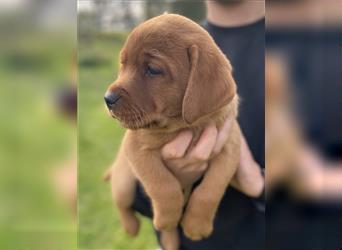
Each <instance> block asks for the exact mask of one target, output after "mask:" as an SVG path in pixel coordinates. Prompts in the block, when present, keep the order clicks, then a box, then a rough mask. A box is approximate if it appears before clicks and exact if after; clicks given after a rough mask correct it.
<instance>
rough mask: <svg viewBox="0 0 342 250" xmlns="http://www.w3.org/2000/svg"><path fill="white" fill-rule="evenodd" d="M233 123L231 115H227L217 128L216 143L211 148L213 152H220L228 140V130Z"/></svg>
mask: <svg viewBox="0 0 342 250" xmlns="http://www.w3.org/2000/svg"><path fill="white" fill-rule="evenodd" d="M232 124H233V117H232V116H229V117H228V118H227V119H226V121H225V122H224V124H223V126H222V127H221V128H220V129H219V132H218V135H217V140H216V144H215V146H214V149H213V154H215V155H216V154H218V153H220V152H221V150H222V148H223V146H224V144H225V143H226V141H227V140H228V135H229V130H230V128H231V127H232Z"/></svg>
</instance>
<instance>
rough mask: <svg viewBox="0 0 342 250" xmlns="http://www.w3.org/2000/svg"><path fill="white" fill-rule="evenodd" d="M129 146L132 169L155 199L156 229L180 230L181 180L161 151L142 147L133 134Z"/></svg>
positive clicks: (127, 143)
mask: <svg viewBox="0 0 342 250" xmlns="http://www.w3.org/2000/svg"><path fill="white" fill-rule="evenodd" d="M125 145H126V148H125V149H126V150H125V151H126V154H127V156H128V157H127V158H129V161H130V162H132V166H134V167H133V168H132V169H133V171H134V173H135V174H136V176H137V177H138V178H139V180H140V181H141V183H142V185H143V187H144V189H145V191H146V193H147V195H148V196H149V197H150V198H151V201H152V207H153V224H154V227H155V228H156V229H157V230H172V229H174V228H176V227H177V225H178V224H179V220H180V218H181V215H182V210H183V205H184V196H183V192H182V188H181V186H180V183H179V181H178V180H177V179H176V177H174V176H173V175H172V174H171V172H170V171H169V170H168V169H167V167H166V166H165V165H164V163H163V161H162V158H161V154H160V151H159V150H149V149H144V148H142V147H141V146H140V145H139V144H138V143H137V141H136V140H135V138H132V136H131V137H130V134H128V136H127V137H126V141H125Z"/></svg>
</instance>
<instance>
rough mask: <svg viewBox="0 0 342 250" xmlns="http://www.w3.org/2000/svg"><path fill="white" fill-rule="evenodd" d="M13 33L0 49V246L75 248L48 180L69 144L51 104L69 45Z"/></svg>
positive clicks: (64, 123) (66, 126) (64, 75)
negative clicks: (14, 37) (13, 37)
mask: <svg viewBox="0 0 342 250" xmlns="http://www.w3.org/2000/svg"><path fill="white" fill-rule="evenodd" d="M13 36H14V34H13ZM17 36H18V37H16V39H10V38H11V37H10V36H4V37H3V39H2V41H1V46H0V53H1V55H2V57H1V59H0V81H1V84H0V120H1V122H0V249H6V250H12V249H13V250H14V249H27V250H31V249H32V250H33V249H34V250H55V249H63V250H72V249H76V248H77V231H76V223H75V221H74V220H73V219H72V216H71V213H70V211H69V209H68V207H67V206H66V205H65V204H64V203H63V202H61V199H60V198H59V197H58V194H57V192H56V191H57V190H56V187H55V186H54V184H55V183H54V182H53V178H52V177H53V173H54V171H55V170H57V169H58V168H59V167H60V166H62V164H63V163H64V162H66V161H68V159H69V157H70V150H71V148H72V146H75V144H76V136H75V134H76V133H75V127H74V126H72V123H71V122H70V121H69V120H66V119H65V118H64V117H62V116H60V114H59V113H58V112H56V111H57V108H56V106H57V105H56V102H55V101H56V100H55V99H56V95H57V94H56V92H57V91H58V90H60V89H61V88H62V87H65V84H64V83H65V82H66V81H68V76H69V73H70V72H69V68H70V66H69V65H70V57H71V52H72V49H73V48H74V47H75V43H73V42H74V41H75V40H72V38H71V42H70V38H69V39H68V38H67V37H65V36H64V35H63V34H56V35H54V34H51V35H46V34H42V33H40V32H36V33H34V31H32V32H31V33H30V34H26V33H25V34H17ZM38 38H39V39H38ZM61 39H63V41H61ZM69 42H70V43H69Z"/></svg>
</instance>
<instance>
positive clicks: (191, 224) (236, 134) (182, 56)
mask: <svg viewBox="0 0 342 250" xmlns="http://www.w3.org/2000/svg"><path fill="white" fill-rule="evenodd" d="M120 62H121V66H120V71H119V75H118V78H117V80H116V81H115V82H114V83H113V84H111V85H110V86H109V88H108V90H107V92H106V94H105V101H106V104H107V106H108V109H109V112H110V114H111V115H112V116H113V117H114V118H116V119H117V120H119V121H120V123H121V124H122V125H123V126H124V127H125V128H127V129H128V130H127V131H126V134H125V136H124V139H123V141H122V144H121V148H120V151H119V154H118V155H117V159H116V161H115V163H114V166H113V168H112V169H111V174H110V175H111V184H112V192H113V198H114V200H115V202H116V204H117V206H118V208H119V211H120V218H121V221H122V223H123V225H124V227H125V229H126V231H127V232H128V233H129V234H131V235H135V234H136V233H137V231H138V228H139V222H138V220H137V217H136V216H135V214H134V212H133V210H132V209H131V205H132V203H133V199H134V192H135V187H136V183H137V180H139V181H140V182H141V183H142V185H143V187H144V189H145V191H146V193H147V195H148V196H149V197H150V199H151V202H152V206H153V215H154V216H153V224H154V227H155V228H156V229H157V230H161V231H162V244H163V246H164V248H165V249H177V248H178V242H177V240H178V238H177V234H176V233H175V232H176V227H177V225H178V224H181V225H182V227H183V230H184V233H185V235H186V236H187V237H189V238H190V239H192V240H200V239H202V238H205V237H208V236H209V235H210V234H211V232H212V231H213V220H214V217H215V213H216V210H217V208H218V205H219V204H220V200H221V198H222V197H223V195H224V192H225V190H226V188H227V186H228V185H229V182H230V180H231V178H232V177H233V175H234V173H235V172H236V169H237V166H238V163H239V153H240V152H239V150H240V128H239V125H238V123H237V121H236V119H235V118H236V116H237V107H238V96H237V92H236V84H235V81H234V79H233V77H232V67H231V65H230V63H229V61H228V60H227V58H226V57H225V56H224V54H223V53H222V52H221V50H220V49H219V48H218V46H217V45H216V44H215V42H214V41H213V39H212V38H211V36H210V35H209V34H208V33H207V32H206V31H205V30H204V29H203V28H202V27H201V26H199V25H198V24H196V23H195V22H193V21H191V20H189V19H187V18H185V17H182V16H180V15H175V14H164V15H161V16H158V17H155V18H152V19H150V20H148V21H146V22H144V23H143V24H141V25H139V26H138V27H136V28H135V29H134V30H133V31H132V33H131V34H130V35H129V37H128V38H127V41H126V43H125V45H124V47H123V49H122V51H121V53H120ZM228 116H232V117H234V119H235V120H234V124H233V125H232V127H231V129H230V132H229V133H230V134H229V136H228V140H227V142H226V144H225V146H224V147H223V149H222V151H221V152H220V153H219V154H218V155H215V156H212V157H211V158H210V162H209V163H210V166H209V167H208V170H207V171H206V173H205V174H204V176H203V179H202V181H201V183H200V184H199V185H198V186H197V187H196V188H195V189H194V191H193V192H192V193H191V194H190V196H189V197H185V195H184V190H182V187H181V185H180V183H179V181H178V180H177V179H176V178H175V176H174V175H173V174H172V173H171V172H170V171H169V170H168V168H167V166H166V165H165V164H164V162H163V160H162V157H161V148H162V146H163V145H164V144H166V143H167V142H169V141H171V140H172V139H173V138H174V137H175V136H176V135H177V134H178V133H179V132H180V131H181V130H183V129H190V130H192V131H193V134H194V139H193V141H192V143H191V145H190V148H191V147H193V145H196V142H197V140H198V138H199V136H200V134H201V132H202V130H203V129H204V127H205V126H206V125H208V124H209V123H214V124H215V125H216V126H217V127H218V128H219V127H220V126H222V124H223V122H224V121H225V119H226V118H227V117H228ZM186 201H187V202H186ZM184 208H185V209H184Z"/></svg>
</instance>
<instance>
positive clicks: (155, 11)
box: [145, 0, 171, 19]
mask: <svg viewBox="0 0 342 250" xmlns="http://www.w3.org/2000/svg"><path fill="white" fill-rule="evenodd" d="M170 3H171V1H170V0H163V1H156V0H146V1H145V18H146V19H150V18H152V17H155V16H158V15H161V14H163V13H164V12H165V11H167V12H170V10H171V8H170Z"/></svg>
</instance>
